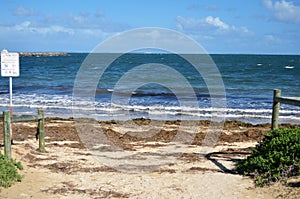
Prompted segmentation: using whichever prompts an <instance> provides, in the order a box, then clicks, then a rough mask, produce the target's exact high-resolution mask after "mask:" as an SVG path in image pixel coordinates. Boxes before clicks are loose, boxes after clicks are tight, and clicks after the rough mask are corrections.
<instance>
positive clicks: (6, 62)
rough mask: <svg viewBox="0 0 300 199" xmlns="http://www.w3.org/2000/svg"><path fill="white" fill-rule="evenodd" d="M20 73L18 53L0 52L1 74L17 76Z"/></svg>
mask: <svg viewBox="0 0 300 199" xmlns="http://www.w3.org/2000/svg"><path fill="white" fill-rule="evenodd" d="M19 75H20V66H19V53H9V52H8V51H7V50H2V52H1V76H3V77H18V76H19Z"/></svg>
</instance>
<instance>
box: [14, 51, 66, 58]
mask: <svg viewBox="0 0 300 199" xmlns="http://www.w3.org/2000/svg"><path fill="white" fill-rule="evenodd" d="M19 55H20V57H58V56H68V55H69V54H68V53H66V52H20V53H19Z"/></svg>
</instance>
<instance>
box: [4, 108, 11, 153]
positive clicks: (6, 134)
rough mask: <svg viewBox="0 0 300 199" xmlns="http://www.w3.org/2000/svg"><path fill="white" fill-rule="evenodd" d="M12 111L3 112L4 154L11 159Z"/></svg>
mask: <svg viewBox="0 0 300 199" xmlns="http://www.w3.org/2000/svg"><path fill="white" fill-rule="evenodd" d="M10 125H11V121H10V113H9V111H4V112H3V133H4V155H5V156H7V157H8V158H10V159H11V140H10V127H11V126H10Z"/></svg>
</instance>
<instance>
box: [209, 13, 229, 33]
mask: <svg viewBox="0 0 300 199" xmlns="http://www.w3.org/2000/svg"><path fill="white" fill-rule="evenodd" d="M205 22H206V23H207V24H210V25H213V26H215V27H217V28H219V29H223V30H228V29H229V25H228V24H226V23H224V22H223V21H221V20H220V19H219V17H216V18H213V17H212V16H208V17H206V18H205Z"/></svg>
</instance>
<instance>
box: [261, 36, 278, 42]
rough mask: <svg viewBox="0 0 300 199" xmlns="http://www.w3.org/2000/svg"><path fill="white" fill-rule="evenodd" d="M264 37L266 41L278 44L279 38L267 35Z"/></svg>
mask: <svg viewBox="0 0 300 199" xmlns="http://www.w3.org/2000/svg"><path fill="white" fill-rule="evenodd" d="M264 37H265V40H266V41H270V42H277V41H279V39H278V38H277V37H275V36H274V35H270V34H267V35H265V36H264Z"/></svg>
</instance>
